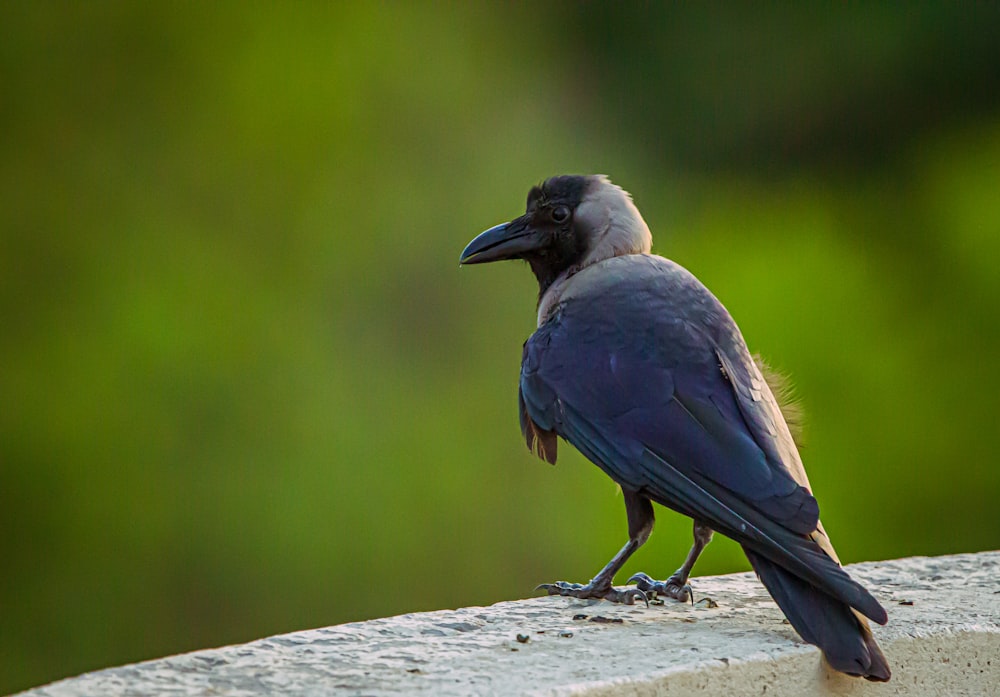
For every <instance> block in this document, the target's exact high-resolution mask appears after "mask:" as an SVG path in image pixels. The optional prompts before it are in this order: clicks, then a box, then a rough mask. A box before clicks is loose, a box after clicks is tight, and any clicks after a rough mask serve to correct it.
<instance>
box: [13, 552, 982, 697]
mask: <svg viewBox="0 0 1000 697" xmlns="http://www.w3.org/2000/svg"><path fill="white" fill-rule="evenodd" d="M849 571H850V573H851V574H852V575H854V576H855V577H856V578H857V579H859V580H860V581H862V582H863V583H864V584H865V585H866V586H867V587H868V588H869V589H870V590H871V591H872V592H873V593H874V594H875V596H876V597H877V598H879V599H880V600H881V601H882V604H883V605H885V607H886V609H887V610H888V613H889V624H888V625H886V626H885V627H876V628H875V634H876V636H877V638H878V640H879V642H880V643H881V645H882V647H883V649H884V651H885V653H886V655H887V656H888V658H889V661H890V664H891V665H892V670H893V678H892V681H891V682H889V683H887V684H877V683H869V682H867V681H865V680H861V679H857V678H849V677H847V676H844V675H842V674H839V673H836V672H834V671H832V670H830V669H829V668H828V667H827V666H826V665H825V663H823V661H822V660H821V657H820V653H819V651H818V650H817V649H816V648H814V647H812V646H810V645H808V644H805V643H803V642H802V641H801V640H800V639H799V638H798V636H797V635H796V634H795V632H794V631H793V630H792V628H791V627H790V626H789V625H788V624H787V623H786V622H785V620H784V618H783V616H782V614H781V612H780V611H779V610H778V608H777V606H775V604H774V603H773V601H771V599H770V597H769V596H768V595H767V592H766V591H765V590H764V588H763V587H762V586H761V585H760V583H759V582H758V581H757V580H756V578H754V577H753V575H752V574H749V573H747V574H733V575H729V576H716V577H704V578H697V579H695V580H694V581H693V585H694V589H695V599H696V600H699V599H702V598H705V597H709V596H710V597H711V598H712V599H714V600H715V601H716V602H717V603H718V606H717V607H710V603H708V602H704V601H703V602H697V603H696V604H695V605H694V606H691V605H682V604H679V603H676V602H673V601H667V602H666V603H665V604H663V605H652V606H651V607H649V608H646V607H644V606H643V605H637V606H616V605H612V604H610V603H607V602H603V601H598V602H587V601H579V600H574V599H568V598H561V597H540V598H533V599H529V600H520V601H515V602H504V603H498V604H496V605H492V606H490V607H469V608H462V609H460V610H442V611H439V612H426V613H419V614H410V615H401V616H398V617H389V618H385V619H378V620H373V621H370V622H358V623H353V624H344V625H339V626H335V627H327V628H324V629H315V630H311V631H303V632H295V633H293V634H285V635H281V636H274V637H270V638H267V639H261V640H259V641H254V642H250V643H248V644H242V645H238V646H227V647H224V648H219V649H212V650H207V651H198V652H194V653H189V654H184V655H180V656H171V657H169V658H163V659H159V660H154V661H147V662H145V663H139V664H135V665H129V666H122V667H120V668H111V669H107V670H101V671H97V672H94V673H88V674H85V675H81V676H79V677H76V678H71V679H69V680H63V681H61V682H57V683H53V684H51V685H48V686H45V687H40V688H36V689H34V690H29V691H28V692H25V693H22V695H23V696H24V697H28V696H30V697H69V696H71V695H72V696H83V695H88V696H89V695H93V696H94V697H115V696H133V695H136V696H138V695H205V696H206V697H207V696H209V695H213V696H228V697H252V696H255V695H391V694H427V695H459V694H461V695H468V694H482V695H492V694H510V695H521V694H537V695H664V696H666V695H689V694H692V693H694V692H699V693H703V694H710V695H717V694H739V695H767V696H768V697H773V696H774V695H796V696H798V695H804V694H823V695H876V694H878V695H903V694H906V695H960V694H968V695H1000V552H987V553H981V554H960V555H954V556H947V557H934V558H926V557H915V558H910V559H899V560H894V561H887V562H875V563H865V564H855V565H853V566H851V567H849ZM619 620H620V621H619Z"/></svg>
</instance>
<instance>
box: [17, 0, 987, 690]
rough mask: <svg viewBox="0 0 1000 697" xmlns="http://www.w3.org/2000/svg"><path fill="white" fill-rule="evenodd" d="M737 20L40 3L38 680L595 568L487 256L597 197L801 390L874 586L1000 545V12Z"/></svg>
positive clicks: (634, 12)
mask: <svg viewBox="0 0 1000 697" xmlns="http://www.w3.org/2000/svg"><path fill="white" fill-rule="evenodd" d="M720 7H721V6H716V5H711V4H708V5H702V4H682V5H676V6H670V7H659V6H647V7H644V8H641V9H639V8H627V7H620V6H618V5H617V4H616V5H600V4H589V3H588V4H585V5H564V4H552V5H542V6H538V5H537V4H532V5H531V6H530V7H529V6H527V5H524V6H520V7H508V6H505V5H496V6H487V5H473V4H468V5H466V4H440V5H439V4H426V5H410V4H360V3H337V4H299V5H294V6H289V5H284V4H280V5H279V4H263V3H260V4H258V3H253V4H244V3H240V4H225V3H211V4H195V3H127V2H101V3H82V4H81V3H66V4H62V3H49V2H30V3H29V2H10V3H4V4H2V5H0V33H2V39H0V86H2V95H3V97H2V99H0V213H2V220H3V227H2V231H0V318H2V330H0V365H2V369H0V397H2V401H0V555H2V558H3V564H4V566H3V573H2V574H0V693H2V692H8V691H10V690H15V689H19V688H24V687H28V686H30V685H33V684H38V683H41V682H44V681H48V680H52V679H56V678H59V677H63V676H67V675H71V674H74V673H78V672H82V671H85V670H91V669H95V668H99V667H102V666H107V665H111V664H119V663H124V662H128V661H135V660H139V659H144V658H151V657H154V656H158V655H163V654H170V653H175V652H179V651H185V650H190V649H196V648H200V647H207V646H214V645H219V644H226V643H231V642H238V641H244V640H250V639H253V638H257V637H260V636H264V635H269V634H273V633H277V632H284V631H291V630H295V629H304V628H308V627H315V626H321V625H327V624H332V623H337V622H345V621H350V620H359V619H364V618H369V617H374V616H379V615H387V614H392V613H399V612H406V611H414V610H426V609H436V608H442V607H454V606H462V605H469V604H487V603H491V602H494V601H497V600H502V599H508V598H516V597H522V596H525V595H529V594H530V593H531V588H532V587H533V586H534V585H535V584H536V583H539V582H542V581H551V580H555V579H560V578H561V579H568V580H581V581H582V580H586V579H587V578H589V577H590V576H591V575H592V574H593V573H594V572H596V571H597V570H598V569H599V568H600V566H601V565H602V564H603V563H604V562H605V561H606V560H607V559H608V558H609V557H610V555H611V554H612V553H613V552H614V551H615V550H617V549H618V547H619V546H620V544H621V543H622V542H623V541H624V538H625V517H624V512H623V509H622V504H621V501H620V497H619V496H618V495H617V494H616V490H615V487H614V485H613V484H612V483H611V482H610V481H609V480H608V479H607V478H606V477H605V476H604V475H603V474H602V473H601V472H599V471H598V470H597V468H595V467H593V466H591V465H589V464H588V463H586V461H584V460H583V458H582V457H580V456H579V455H578V454H576V453H574V452H572V451H571V449H570V448H562V449H561V453H560V455H561V459H560V463H559V466H558V467H556V468H555V469H553V468H550V467H548V466H547V465H544V464H543V463H541V462H540V461H537V460H534V459H532V457H531V456H530V455H529V454H528V453H527V452H526V450H525V449H524V447H523V443H522V440H521V437H520V434H519V432H518V427H517V415H516V380H517V371H518V365H519V361H520V355H521V353H520V349H521V342H522V341H523V340H524V339H525V338H526V337H527V336H528V335H529V334H530V332H531V331H532V329H533V323H534V311H533V310H534V300H535V288H534V281H533V279H532V278H531V275H530V273H528V271H527V270H526V269H525V268H523V267H522V266H520V265H517V264H506V265H495V266H490V267H483V268H470V269H459V268H458V267H457V258H458V253H459V251H460V250H461V249H462V247H463V246H464V244H465V243H466V242H467V241H468V240H469V239H470V238H471V237H472V236H473V235H474V234H476V233H477V232H479V231H480V230H481V229H484V228H485V227H487V226H489V225H492V224H494V223H496V222H499V221H502V220H505V219H508V218H511V217H514V216H515V215H517V214H519V212H520V209H521V206H522V205H523V204H522V202H523V200H524V196H525V194H526V192H527V190H528V188H529V186H530V185H531V184H533V183H536V182H538V181H539V180H541V179H543V178H544V177H546V176H548V175H551V174H556V173H561V172H605V173H607V174H609V175H611V176H612V177H613V178H614V179H615V181H616V182H618V183H619V184H621V185H622V186H624V187H625V188H626V189H629V190H630V191H632V193H633V194H634V195H635V199H636V201H637V203H638V205H639V207H640V209H641V210H642V211H643V212H644V214H645V216H646V218H647V221H648V222H649V223H650V226H651V228H652V230H653V232H654V239H655V245H656V251H658V252H659V253H661V254H664V255H666V256H669V257H672V258H674V259H676V260H677V261H679V262H681V263H682V264H684V265H686V266H687V267H688V268H690V269H691V270H692V271H694V272H695V273H696V274H698V275H699V276H700V277H701V278H702V280H704V281H705V282H706V283H707V284H708V285H709V287H711V288H712V289H713V290H714V291H715V292H716V294H717V295H718V296H719V297H720V298H721V299H722V300H723V302H725V303H726V304H727V305H728V306H729V308H730V310H731V311H732V312H733V314H734V316H735V317H736V318H737V321H739V322H740V324H741V326H742V328H743V331H744V334H745V335H746V336H747V338H748V341H749V343H750V344H751V348H752V349H753V350H756V351H760V352H762V353H763V354H764V355H765V356H766V357H767V358H768V359H769V360H770V362H772V363H773V364H774V365H775V366H776V367H779V368H781V369H783V370H785V371H787V372H789V373H790V374H791V375H792V376H793V379H794V380H795V382H796V383H797V385H798V389H799V394H800V395H801V398H802V400H803V402H804V405H805V407H806V410H807V415H808V429H807V439H808V444H807V446H806V448H805V450H804V458H805V461H806V465H807V467H808V468H809V471H810V476H811V479H812V482H813V484H814V486H815V487H816V490H817V493H818V497H819V499H820V503H821V506H822V507H823V518H824V520H825V523H826V526H827V528H828V530H829V531H830V532H831V534H832V536H833V538H834V540H835V541H836V542H837V544H838V549H839V551H840V554H841V556H842V557H843V558H844V560H845V561H857V560H861V559H873V558H888V557H899V556H905V555H912V554H942V553H948V552H963V551H976V550H983V549H992V548H996V547H997V546H1000V515H998V514H997V508H996V501H997V498H998V496H1000V470H998V468H997V467H995V466H994V465H991V464H990V463H991V462H992V461H993V460H994V453H995V452H996V450H997V447H998V440H1000V437H998V434H997V428H996V416H995V412H996V407H997V397H996V395H997V394H998V389H1000V369H998V367H997V364H996V363H994V362H993V359H994V358H995V356H996V355H997V352H998V350H1000V336H998V332H1000V330H998V327H1000V273H998V272H997V270H996V260H997V259H998V258H1000V256H998V255H1000V196H998V194H997V192H998V191H1000V90H998V87H1000V85H998V83H1000V43H998V42H997V41H996V36H997V29H998V27H1000V22H998V19H1000V10H998V6H997V5H995V4H986V3H980V4H969V5H965V6H963V5H956V4H954V3H944V2H941V3H925V4H921V5H919V6H917V5H913V6H908V5H883V4H878V5H870V6H869V5H864V4H862V5H848V6H844V5H831V6H828V7H825V9H816V7H815V6H812V5H810V6H808V8H809V9H806V6H796V7H789V6H788V5H776V6H774V7H771V8H760V7H754V8H751V7H750V6H745V7H744V8H743V9H741V10H736V9H728V10H723V9H720ZM689 528H690V524H689V522H688V521H686V520H684V519H682V518H680V517H679V516H677V515H674V514H672V513H669V512H661V515H660V521H659V526H658V529H657V533H656V534H654V536H653V538H652V540H651V541H650V543H649V544H648V545H647V547H646V548H644V549H643V550H641V551H640V553H639V554H637V555H636V559H635V560H634V561H633V562H632V563H630V564H629V565H628V567H627V568H626V573H629V572H632V571H635V570H638V569H640V568H641V569H644V570H646V571H648V572H650V573H652V574H654V575H658V576H666V575H668V574H669V573H670V572H671V571H672V570H673V569H674V568H675V567H676V565H677V564H679V562H680V560H681V558H682V557H683V555H684V553H685V552H686V550H687V547H688V545H689V540H690V537H689V534H690V533H689ZM745 568H747V566H746V562H745V560H744V559H743V557H742V555H741V553H740V550H739V549H738V548H737V547H736V546H735V545H734V544H732V543H729V542H728V541H725V540H721V539H720V540H717V541H716V542H715V543H713V545H712V546H711V547H710V548H709V550H708V552H707V553H706V555H705V557H704V558H703V560H702V561H701V562H700V564H699V567H698V573H701V574H709V573H724V572H729V571H734V570H741V569H745Z"/></svg>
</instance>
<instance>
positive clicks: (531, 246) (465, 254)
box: [458, 216, 546, 264]
mask: <svg viewBox="0 0 1000 697" xmlns="http://www.w3.org/2000/svg"><path fill="white" fill-rule="evenodd" d="M545 243H546V241H545V238H544V235H542V233H540V232H538V231H537V230H535V229H534V228H532V227H531V225H530V224H529V223H528V220H527V217H526V216H522V217H520V218H517V219H515V220H512V221H510V222H509V223H503V224H501V225H496V226H494V227H491V228H490V229H489V230H486V231H485V232H482V233H480V234H479V235H478V236H477V237H476V238H475V239H474V240H472V242H469V244H468V245H467V246H466V247H465V249H463V250H462V256H461V257H460V258H459V260H458V263H459V264H485V263H486V262H489V261H500V260H502V259H519V258H522V257H523V256H524V255H525V254H526V253H527V252H531V251H534V250H536V249H540V248H541V247H543V246H544V245H545Z"/></svg>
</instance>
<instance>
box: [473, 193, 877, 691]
mask: <svg viewBox="0 0 1000 697" xmlns="http://www.w3.org/2000/svg"><path fill="white" fill-rule="evenodd" d="M650 246H651V237H650V233H649V228H648V227H647V226H646V223H645V221H643V219H642V216H641V215H640V214H639V211H638V210H637V209H636V207H635V206H634V205H633V203H632V199H631V197H630V196H629V195H628V194H627V193H626V192H625V191H623V190H622V189H620V188H619V187H617V186H615V185H614V184H612V183H611V181H609V180H608V179H607V178H606V177H603V176H558V177H552V178H551V179H548V180H547V181H545V182H544V183H543V184H542V185H541V186H536V187H534V188H533V189H532V190H531V192H530V193H529V194H528V204H527V210H526V212H525V214H524V215H522V216H521V217H519V218H516V219H514V220H512V221H510V222H509V223H504V224H502V225H497V226H496V227H492V228H490V229H489V230H486V231H485V232H483V233H482V234H481V235H479V236H478V237H476V238H475V239H474V240H472V242H470V243H469V245H468V246H467V247H466V248H465V250H464V251H463V252H462V256H461V263H462V264H480V263H485V262H490V261H499V260H501V259H523V260H525V261H527V262H528V264H529V265H530V266H531V270H532V271H533V272H534V274H535V277H536V278H537V279H538V288H539V296H538V329H537V330H536V331H535V333H534V334H532V335H531V337H530V338H529V339H528V340H527V342H525V344H524V353H523V357H522V363H521V379H520V391H519V403H520V418H521V430H522V432H523V433H524V437H525V439H526V441H527V444H528V447H529V448H530V449H531V450H532V451H534V452H535V453H536V454H537V455H538V456H539V457H541V458H542V459H544V460H547V461H548V462H550V463H555V461H556V447H557V443H556V436H559V437H561V438H563V439H564V440H566V441H568V442H569V443H571V444H572V445H573V446H575V447H576V448H577V449H578V450H580V452H582V453H583V454H584V455H585V456H586V457H587V458H588V459H589V460H591V461H592V462H593V463H594V464H596V465H597V466H598V467H600V468H601V469H602V470H604V471H605V472H606V473H607V474H608V475H609V476H610V477H611V478H612V479H614V480H615V481H616V482H617V483H618V484H619V485H621V488H622V491H623V493H624V500H625V511H626V514H627V518H628V533H629V539H628V542H627V543H626V544H625V546H624V547H622V549H621V551H619V552H618V553H617V554H616V555H615V556H614V558H613V559H612V560H611V561H610V562H609V563H608V564H607V566H605V567H604V568H603V569H602V570H601V571H600V572H599V573H598V574H597V575H596V576H595V577H594V578H593V579H592V580H591V581H590V582H589V583H587V584H584V585H581V584H576V583H566V582H562V581H560V582H556V583H551V584H545V585H543V586H541V588H545V589H546V590H547V591H548V592H549V593H550V594H554V595H565V596H572V597H576V598H605V599H607V600H611V601H614V602H625V603H632V602H634V600H635V598H637V597H638V598H642V599H645V598H646V597H647V596H648V595H650V594H661V595H666V596H670V597H672V598H675V599H678V600H686V599H687V598H689V597H690V594H691V590H690V587H689V586H688V583H687V581H688V576H689V574H690V572H691V568H692V566H694V563H695V561H696V560H697V558H698V555H699V554H700V553H701V551H702V549H703V548H704V547H705V545H706V544H707V543H708V541H709V540H710V539H711V537H712V531H718V532H719V533H721V534H723V535H726V536H727V537H730V538H732V539H734V540H736V541H737V542H738V543H740V545H742V547H743V550H744V551H745V552H746V555H747V558H748V559H749V560H750V563H751V564H752V565H753V568H754V570H755V571H756V572H757V576H758V577H759V578H760V580H761V581H762V582H763V584H764V586H765V587H766V588H767V590H768V591H769V592H770V594H771V596H772V597H773V598H774V600H775V601H776V602H777V604H778V606H779V607H780V608H781V610H782V611H783V612H784V613H785V616H786V617H787V618H788V620H789V622H790V623H791V625H792V626H793V627H794V628H795V630H796V631H797V632H798V633H799V635H800V636H801V637H802V638H803V639H804V640H805V641H807V642H809V643H811V644H815V645H817V646H818V647H819V648H820V649H821V650H822V651H823V653H824V655H825V656H826V659H827V661H828V662H829V663H830V665H832V666H833V667H834V668H835V669H837V670H840V671H843V672H845V673H849V674H851V675H861V676H864V677H866V678H868V679H869V680H879V681H885V680H888V679H889V674H890V673H889V666H888V664H887V662H886V659H885V656H884V655H883V654H882V651H881V650H880V649H879V646H878V644H876V642H875V639H874V638H873V636H872V633H871V630H870V629H869V626H868V622H867V620H866V619H865V618H868V619H871V620H873V621H875V622H878V623H880V624H884V623H885V622H886V613H885V610H884V609H883V608H882V606H881V605H880V604H879V603H878V601H877V600H875V598H874V597H872V595H871V594H870V593H869V592H868V591H867V590H865V589H864V588H863V587H862V586H861V585H859V584H858V583H857V582H856V581H854V580H853V579H852V578H851V577H850V576H848V575H847V573H846V572H845V571H844V570H843V569H842V568H841V566H840V562H839V559H838V558H837V553H836V552H835V551H834V549H833V546H832V545H831V544H830V539H829V538H828V537H827V535H826V532H825V531H824V530H823V526H822V524H821V523H820V522H819V506H818V505H817V503H816V499H815V498H813V495H812V489H811V487H810V485H809V479H808V478H807V477H806V473H805V470H804V469H803V466H802V461H801V459H800V458H799V453H798V450H797V448H796V446H795V443H794V441H793V439H792V435H791V433H790V431H789V428H788V425H787V423H786V420H785V418H784V416H783V415H782V412H781V409H780V407H779V406H778V403H777V401H776V399H775V396H774V392H773V391H772V389H771V388H770V387H769V385H768V384H767V382H766V381H765V379H764V377H763V375H762V373H761V370H760V368H759V366H758V365H757V364H756V363H755V362H754V359H753V358H752V357H751V355H750V353H749V352H748V350H747V347H746V343H745V342H744V340H743V337H742V335H741V334H740V331H739V329H738V328H737V326H736V323H735V322H734V321H733V319H732V317H730V315H729V312H727V311H726V309H725V308H724V307H723V306H722V304H721V303H720V302H719V301H718V300H717V299H716V298H715V296H714V295H712V293H711V292H710V291H709V290H708V289H707V288H706V287H705V286H704V285H702V284H701V282H700V281H698V279H697V278H695V277H694V276H693V275H692V274H691V273H689V272H688V271H687V270H685V269H684V268H682V267H681V266H679V265H678V264H675V263H674V262H672V261H670V260H668V259H664V258H663V257H659V256H655V255H653V254H650ZM654 501H655V502H656V503H658V504H661V505H663V506H666V507H668V508H672V509H673V510H675V511H678V512H680V513H683V514H684V515H687V516H690V517H691V518H692V519H694V546H693V547H692V548H691V552H690V553H689V554H688V557H687V559H686V560H685V562H684V564H683V565H682V566H681V568H680V569H678V570H677V572H676V573H674V574H673V575H672V576H671V577H670V578H668V579H667V580H665V581H654V580H653V579H651V578H650V577H648V576H646V575H645V574H636V575H635V576H633V577H632V578H631V579H629V582H630V583H631V582H633V581H635V582H636V584H637V585H636V587H635V588H621V589H619V588H615V587H614V586H613V585H612V582H613V579H614V576H615V573H616V572H617V571H618V570H619V569H621V567H622V566H623V565H624V564H625V562H626V560H627V559H628V558H629V557H630V556H631V555H632V554H633V553H634V552H635V550H637V549H638V548H639V547H640V546H641V545H642V544H643V543H644V542H645V541H646V539H647V538H648V537H649V534H650V532H651V531H652V529H653V506H652V503H651V502H654Z"/></svg>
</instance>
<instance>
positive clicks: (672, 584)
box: [628, 520, 712, 603]
mask: <svg viewBox="0 0 1000 697" xmlns="http://www.w3.org/2000/svg"><path fill="white" fill-rule="evenodd" d="M711 541H712V528H710V527H708V526H707V525H705V524H704V523H702V522H701V521H699V520H695V521H694V544H692V545H691V551H689V552H688V555H687V559H685V560H684V563H683V564H682V565H681V568H679V569H677V571H675V572H674V573H673V575H672V576H671V577H670V578H668V579H667V580H666V581H654V580H653V579H651V578H650V577H649V576H647V575H646V574H644V573H642V572H639V573H637V574H634V575H633V576H632V578H630V579H629V580H628V582H629V583H632V582H635V585H636V587H637V588H639V589H640V590H642V591H645V592H646V593H648V594H650V595H652V596H653V597H654V598H655V597H656V596H658V595H665V596H667V597H668V598H673V599H674V600H679V601H681V602H682V603H685V602H687V601H688V600H690V601H691V602H692V603H694V591H692V590H691V586H690V585H689V584H688V577H689V576H690V575H691V569H693V568H694V563H695V562H696V561H698V557H699V556H700V555H701V552H702V550H703V549H705V546H706V545H708V543H709V542H711Z"/></svg>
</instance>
